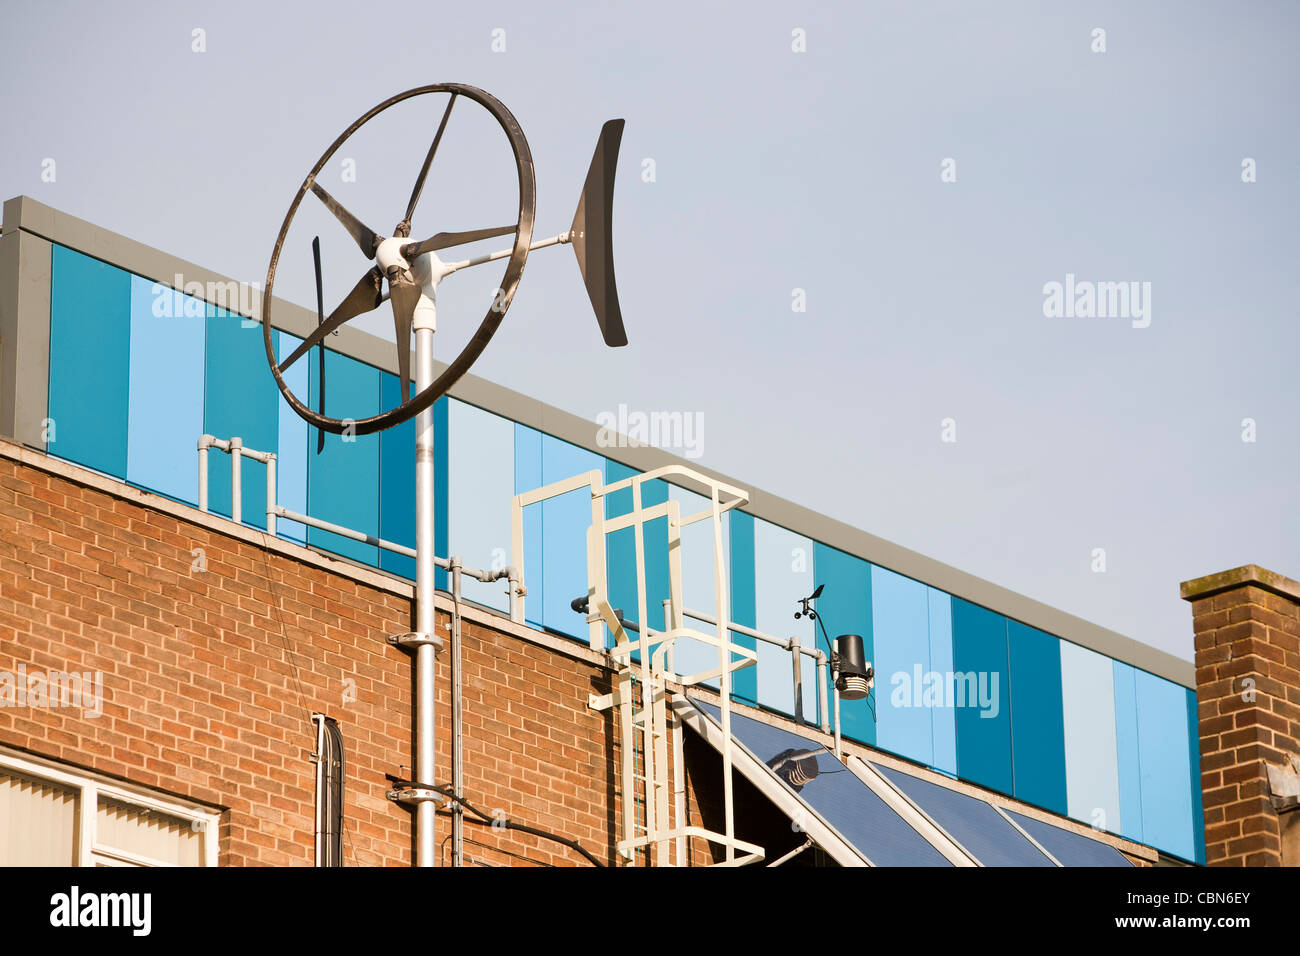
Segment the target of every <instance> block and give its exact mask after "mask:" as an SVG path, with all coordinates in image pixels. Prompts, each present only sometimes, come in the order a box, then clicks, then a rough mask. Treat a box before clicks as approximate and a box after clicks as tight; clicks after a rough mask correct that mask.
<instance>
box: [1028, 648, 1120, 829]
mask: <svg viewBox="0 0 1300 956" xmlns="http://www.w3.org/2000/svg"><path fill="white" fill-rule="evenodd" d="M1061 701H1062V710H1063V715H1062V716H1063V730H1064V733H1065V787H1066V797H1067V799H1066V809H1067V812H1068V814H1069V815H1070V816H1071V817H1073V818H1074V819H1076V820H1078V821H1080V822H1081V823H1086V824H1088V825H1089V826H1095V827H1100V828H1101V829H1103V830H1110V831H1111V832H1112V833H1118V832H1119V830H1120V812H1119V763H1118V757H1117V755H1116V752H1115V679H1114V666H1113V662H1112V661H1111V659H1110V658H1109V657H1105V656H1104V655H1102V654H1098V653H1097V652H1096V651H1093V650H1089V649H1088V648H1086V647H1080V646H1079V645H1077V644H1071V643H1070V642H1069V641H1062V642H1061ZM1012 719H1015V714H1014V713H1013V714H1012ZM1018 766H1019V764H1017V767H1018Z"/></svg>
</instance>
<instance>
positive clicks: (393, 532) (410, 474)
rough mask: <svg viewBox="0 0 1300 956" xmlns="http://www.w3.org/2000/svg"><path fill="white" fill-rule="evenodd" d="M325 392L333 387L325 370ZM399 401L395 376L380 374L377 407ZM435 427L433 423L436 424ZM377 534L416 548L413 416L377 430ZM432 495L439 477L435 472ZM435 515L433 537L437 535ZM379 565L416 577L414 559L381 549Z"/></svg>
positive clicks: (397, 380)
mask: <svg viewBox="0 0 1300 956" xmlns="http://www.w3.org/2000/svg"><path fill="white" fill-rule="evenodd" d="M325 379H326V381H325V394H326V395H327V396H328V395H329V393H330V392H331V390H333V388H334V383H333V382H331V381H329V369H326V371H325ZM401 402H402V383H401V379H399V378H398V377H397V376H396V375H393V374H391V373H389V372H380V373H379V405H380V408H395V407H396V406H398V405H400V404H401ZM435 428H436V425H435ZM378 437H379V537H381V538H383V539H384V540H385V541H391V542H393V544H402V545H406V547H408V548H414V547H415V419H414V418H412V419H409V420H408V421H405V422H402V424H400V425H396V426H394V427H393V428H388V429H385V430H384V431H382V432H380V433H379V436H378ZM433 487H434V497H435V499H436V497H437V489H438V480H437V475H436V474H435V475H434V483H433ZM437 529H438V525H437V516H436V513H435V517H434V537H435V538H436V537H437ZM379 566H380V567H381V568H383V569H384V570H385V571H392V572H393V573H394V574H400V575H402V577H405V578H410V579H411V580H414V579H415V559H414V558H411V557H408V556H407V555H405V554H398V553H397V552H395V551H388V550H385V549H380V551H379Z"/></svg>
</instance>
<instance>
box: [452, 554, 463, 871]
mask: <svg viewBox="0 0 1300 956" xmlns="http://www.w3.org/2000/svg"><path fill="white" fill-rule="evenodd" d="M460 582H461V567H460V556H459V555H457V556H455V557H453V558H452V559H451V789H452V791H453V792H454V793H455V794H456V796H458V797H464V796H465V792H464V791H465V766H464V762H465V759H464V751H463V748H462V741H461V704H462V701H461V671H460ZM464 812H465V811H464V809H463V808H462V807H461V805H460V804H459V803H453V804H452V807H451V865H452V866H464V865H465V861H464V853H465V817H464Z"/></svg>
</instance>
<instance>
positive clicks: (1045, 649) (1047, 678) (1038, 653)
mask: <svg viewBox="0 0 1300 956" xmlns="http://www.w3.org/2000/svg"><path fill="white" fill-rule="evenodd" d="M1007 654H1008V664H1009V667H1010V678H1009V683H1010V688H1011V756H1012V766H1013V768H1014V771H1015V780H1014V784H1015V796H1017V797H1018V798H1020V799H1021V800H1024V801H1026V802H1028V803H1032V804H1034V805H1035V806H1039V807H1043V808H1045V809H1047V810H1051V811H1053V812H1054V813H1060V814H1065V812H1066V809H1067V806H1068V801H1067V797H1066V787H1065V721H1064V717H1063V714H1062V710H1061V641H1060V639H1059V638H1056V637H1054V636H1052V635H1051V634H1044V633H1043V632H1042V631H1039V630H1036V629H1035V628H1032V627H1028V626H1026V625H1024V624H1021V623H1020V622H1019V621H1008V622H1007Z"/></svg>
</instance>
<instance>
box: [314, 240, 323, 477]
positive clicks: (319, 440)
mask: <svg viewBox="0 0 1300 956" xmlns="http://www.w3.org/2000/svg"><path fill="white" fill-rule="evenodd" d="M311 258H312V264H313V265H314V266H315V267H316V327H317V328H320V327H321V326H322V325H323V324H324V323H325V292H324V290H323V287H322V286H321V272H320V236H316V237H315V238H314V239H312V241H311ZM317 377H318V378H319V379H320V408H319V409H317V411H318V412H319V413H320V414H321V415H322V416H323V415H324V414H325V350H324V349H321V350H320V374H319V375H318V376H317ZM324 450H325V429H323V428H318V429H316V454H318V455H319V454H320V453H321V452H323V451H324Z"/></svg>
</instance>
